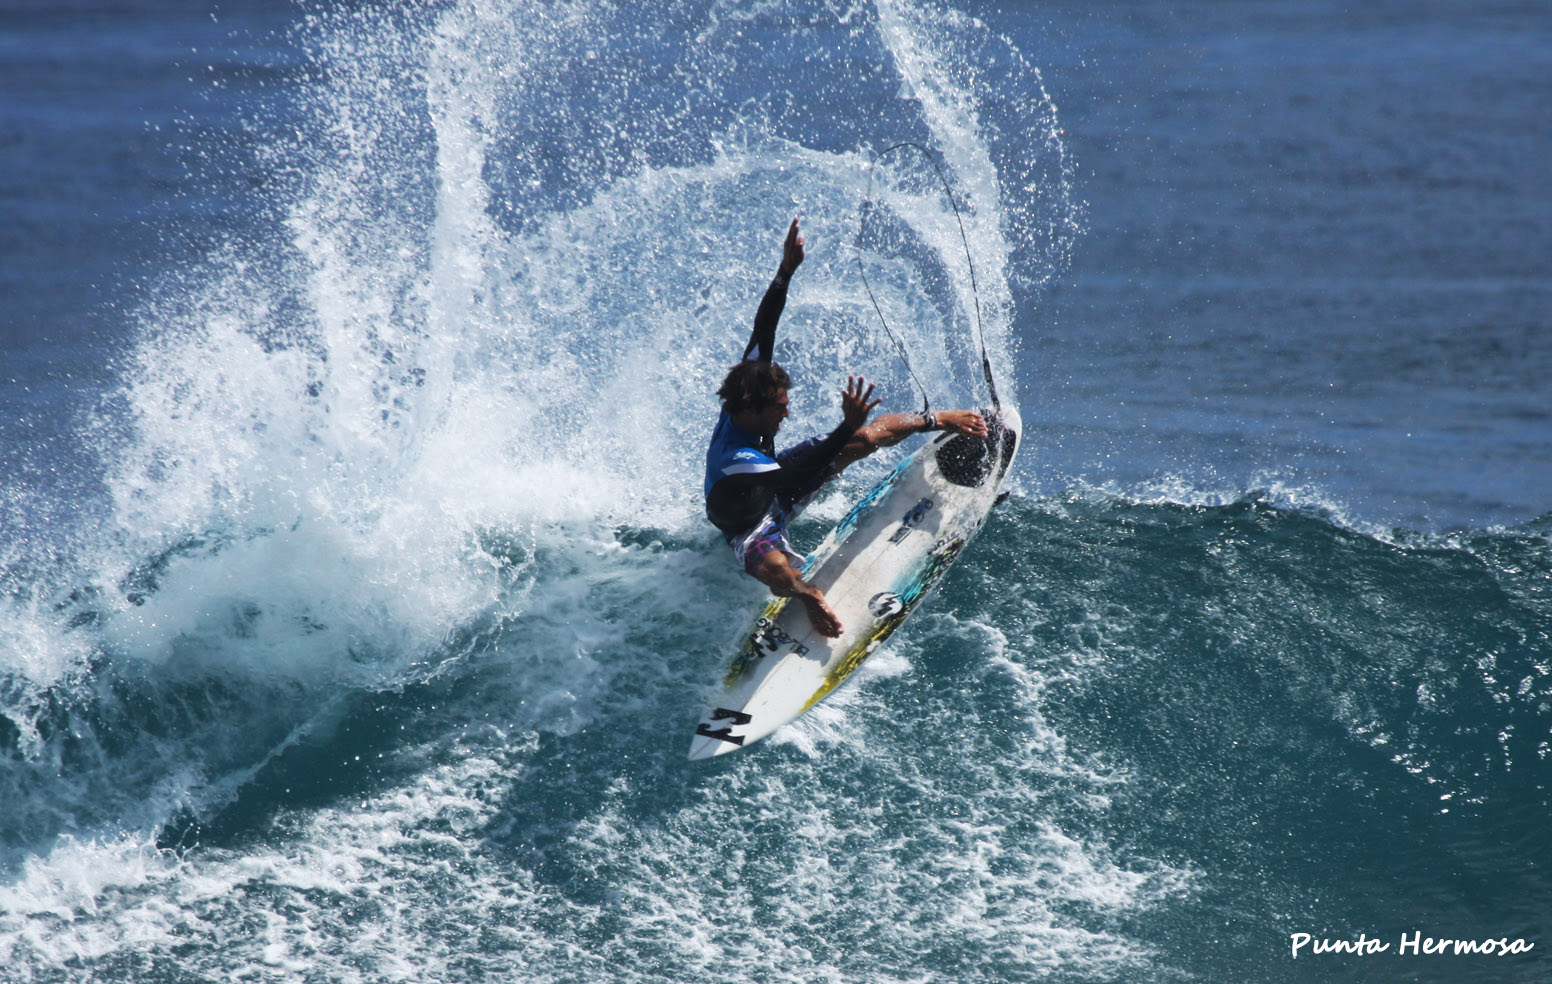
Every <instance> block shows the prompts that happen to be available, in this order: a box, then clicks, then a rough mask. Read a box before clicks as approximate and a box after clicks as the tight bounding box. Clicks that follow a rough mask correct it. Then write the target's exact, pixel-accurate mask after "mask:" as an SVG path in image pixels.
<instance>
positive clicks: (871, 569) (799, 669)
mask: <svg viewBox="0 0 1552 984" xmlns="http://www.w3.org/2000/svg"><path fill="white" fill-rule="evenodd" d="M986 420H987V424H988V431H989V433H988V434H987V436H986V437H984V438H977V437H971V436H970V435H966V434H950V433H942V434H939V435H937V436H936V437H935V438H933V439H932V440H931V441H929V442H927V443H926V444H924V445H922V446H921V447H920V448H918V449H917V450H916V451H915V452H914V453H913V454H911V455H910V456H909V457H907V458H906V459H905V460H904V461H902V462H901V463H900V464H899V465H898V466H897V467H896V468H895V469H894V470H893V471H892V472H890V473H889V474H888V475H887V476H885V478H884V479H883V480H882V481H880V482H879V483H878V484H877V485H875V486H874V487H873V488H872V489H871V490H870V491H869V492H868V493H867V495H865V496H863V497H862V498H861V499H860V500H859V501H858V502H857V504H856V505H855V506H853V507H852V509H851V511H850V512H848V513H847V514H846V516H845V518H844V519H842V520H841V521H840V522H839V523H838V524H836V526H835V528H834V529H833V530H831V531H830V533H829V534H828V535H827V536H826V537H825V539H824V541H823V542H822V543H820V545H819V547H818V548H817V549H816V550H815V551H814V552H813V553H812V554H810V555H809V557H808V558H807V559H806V560H805V562H804V565H803V578H804V580H806V581H808V582H810V583H811V584H814V585H816V586H817V587H818V588H819V589H820V590H821V591H823V592H824V594H825V599H826V600H827V601H828V602H829V603H830V607H831V608H832V609H834V610H835V613H836V615H837V616H838V617H839V618H840V620H841V626H842V631H841V635H840V637H839V638H836V639H828V638H825V637H824V636H822V635H820V634H819V633H818V632H815V631H814V628H813V626H812V625H811V624H810V623H809V620H808V612H807V610H806V609H805V608H804V607H803V605H802V603H800V602H797V601H794V600H791V599H787V598H773V599H772V600H771V601H770V603H768V604H767V605H766V606H765V609H764V611H762V612H761V613H760V615H759V617H758V618H756V619H755V620H754V624H753V626H751V627H750V629H749V631H748V632H747V633H745V634H744V636H743V638H742V641H741V642H740V644H739V646H738V648H737V651H736V654H735V655H734V657H733V660H732V663H731V665H730V666H729V667H728V669H727V672H726V673H725V675H724V677H723V680H722V688H723V689H722V693H721V695H720V696H719V697H718V698H717V699H716V700H715V701H714V702H713V703H712V704H711V706H709V707H708V708H707V709H706V713H705V714H704V715H703V716H702V717H701V720H700V723H699V724H698V725H697V726H696V728H695V735H694V737H693V738H692V739H691V741H690V758H691V759H705V758H712V757H714V756H717V755H726V754H727V753H729V752H734V751H737V750H739V749H741V748H746V747H748V746H749V745H750V744H752V743H754V742H756V741H759V740H760V739H761V738H764V737H766V736H767V735H769V734H771V733H772V732H774V731H775V730H776V729H778V728H780V727H781V726H782V725H784V724H787V723H788V722H790V721H793V720H795V719H796V718H798V717H800V716H801V715H803V714H804V713H806V712H807V711H808V710H809V709H810V708H812V707H813V706H814V705H816V704H818V703H819V702H820V701H822V700H824V699H825V697H827V696H829V695H830V694H831V693H833V692H834V691H835V689H836V688H837V687H839V686H840V685H841V684H842V683H844V682H845V681H846V680H847V678H848V677H850V676H851V675H852V674H853V673H855V672H856V670H857V668H858V667H859V666H861V665H862V663H863V661H864V660H866V659H867V658H868V657H869V656H871V655H872V654H873V653H874V652H875V651H876V650H877V649H878V647H879V646H881V645H882V644H883V643H884V640H886V639H888V638H889V636H890V635H891V634H892V633H893V632H894V631H895V630H896V629H898V628H899V627H900V626H901V624H902V623H904V622H905V620H906V619H907V618H908V617H910V614H911V613H912V612H913V611H915V610H916V607H917V606H918V605H920V604H921V602H922V599H923V598H925V597H926V596H927V594H928V593H929V592H930V591H931V590H932V589H933V587H934V586H935V585H937V583H938V581H939V580H940V579H941V578H942V577H943V575H944V573H946V572H947V571H948V569H949V567H950V566H951V565H952V564H953V563H954V561H955V560H956V559H957V558H958V557H959V554H960V551H962V550H963V549H964V548H965V544H967V543H968V542H969V541H970V538H971V537H972V536H974V535H975V533H976V531H977V530H979V529H980V528H981V524H982V523H983V522H985V520H986V516H987V514H988V513H989V512H990V511H991V508H992V506H993V505H995V504H996V502H997V500H998V492H999V489H1000V488H1001V487H1002V482H1003V479H1004V478H1005V477H1006V476H1007V473H1008V468H1009V466H1010V465H1011V464H1012V463H1013V455H1014V452H1015V451H1016V449H1017V447H1018V434H1019V426H1020V421H1019V418H1018V413H1017V411H1015V410H1013V409H1012V408H1010V407H1003V408H1001V409H1000V410H999V411H997V412H995V413H993V412H989V411H988V412H987V413H986ZM789 601H790V604H789Z"/></svg>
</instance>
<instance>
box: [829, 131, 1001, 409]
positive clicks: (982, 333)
mask: <svg viewBox="0 0 1552 984" xmlns="http://www.w3.org/2000/svg"><path fill="white" fill-rule="evenodd" d="M902 147H910V148H913V149H915V150H917V151H919V152H920V153H921V155H922V157H923V158H925V159H926V161H927V163H928V164H931V165H932V170H933V173H935V174H936V175H937V176H938V183H939V184H941V185H942V186H943V194H944V195H945V196H946V197H947V198H948V204H949V208H951V209H953V210H954V222H955V223H956V224H958V226H959V241H960V244H961V245H963V246H964V250H965V265H966V267H967V268H968V269H969V271H970V294H971V297H972V298H974V301H975V334H976V340H977V341H979V342H980V344H981V372H982V374H983V375H984V376H985V377H986V389H987V390H988V392H990V394H991V398H992V407H993V408H994V409H997V410H1000V409H1002V401H1001V400H1000V399H999V398H998V396H997V383H996V381H995V379H993V377H992V360H991V357H990V356H989V355H988V354H987V352H986V330H985V328H984V326H983V325H982V323H981V290H980V287H979V285H977V283H976V279H975V260H974V259H973V258H972V257H971V255H970V237H969V236H968V235H966V233H965V220H964V217H963V215H961V214H960V211H959V203H958V202H956V201H955V200H954V190H953V188H951V187H950V186H949V183H948V178H947V176H945V175H944V173H943V168H942V167H941V166H939V164H938V162H937V160H936V159H935V158H934V157H933V156H932V153H931V152H930V151H928V150H927V148H926V147H924V146H922V145H921V144H919V143H916V142H915V141H913V140H902V141H900V142H899V143H896V144H891V145H890V146H888V147H885V148H884V149H883V150H881V151H879V152H878V153H876V154H874V155H873V159H872V160H871V161H870V162H868V191H867V197H866V198H864V199H863V202H862V208H861V210H860V211H861V214H860V215H859V216H858V219H857V240H856V243H855V246H856V251H857V272H858V273H860V274H861V275H862V286H863V287H864V288H865V289H866V290H867V292H868V300H870V301H872V302H873V310H874V311H875V312H877V313H878V320H879V323H880V324H882V325H883V326H884V332H885V333H886V334H887V335H888V336H889V339H890V341H892V342H894V344H895V349H896V350H897V351H899V353H900V361H902V362H904V363H905V371H906V372H907V373H909V374H910V376H911V380H912V381H913V382H914V383H915V384H916V388H917V389H919V390H921V394H922V412H923V413H929V412H931V404H930V402H929V400H928V397H927V387H925V386H923V385H922V382H921V380H920V379H919V378H918V377H917V375H916V370H915V369H913V368H912V367H911V359H910V356H909V355H908V354H907V352H906V348H905V345H904V344H903V343H902V342H901V341H900V339H899V337H898V336H896V335H895V333H894V331H893V330H892V329H891V328H890V327H889V321H888V319H887V318H885V317H884V310H883V308H882V307H881V306H880V305H879V303H878V298H877V297H876V296H875V295H874V294H873V285H872V284H870V283H869V282H868V271H867V268H866V265H865V264H864V263H863V262H862V227H863V224H864V223H865V222H866V221H867V210H868V209H869V208H870V207H871V206H872V204H873V173H874V172H875V171H876V170H877V169H878V163H879V161H881V160H883V159H884V157H885V156H886V155H888V154H892V153H894V152H895V151H897V150H899V149H900V148H902Z"/></svg>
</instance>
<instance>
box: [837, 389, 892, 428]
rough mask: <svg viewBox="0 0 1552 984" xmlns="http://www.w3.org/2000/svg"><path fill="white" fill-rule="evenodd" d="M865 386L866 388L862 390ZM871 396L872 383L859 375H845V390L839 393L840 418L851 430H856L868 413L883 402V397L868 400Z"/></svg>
mask: <svg viewBox="0 0 1552 984" xmlns="http://www.w3.org/2000/svg"><path fill="white" fill-rule="evenodd" d="M864 386H866V387H867V389H866V390H863V387H864ZM872 396H873V384H872V383H870V382H868V381H867V380H866V379H863V378H862V377H861V376H847V377H846V390H845V392H843V393H842V394H841V420H842V421H843V422H844V423H845V425H846V426H847V427H848V428H850V429H851V430H854V431H855V430H857V429H858V428H860V427H861V426H862V425H863V424H865V423H867V422H868V414H870V413H872V412H873V408H874V407H876V406H878V405H879V404H880V403H882V402H883V397H880V398H879V399H877V400H873V401H872V402H869V399H870V398H871V397H872Z"/></svg>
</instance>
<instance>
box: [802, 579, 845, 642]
mask: <svg viewBox="0 0 1552 984" xmlns="http://www.w3.org/2000/svg"><path fill="white" fill-rule="evenodd" d="M798 600H799V601H801V602H802V603H803V607H804V608H807V609H808V620H809V622H811V623H812V624H813V626H814V631H815V632H817V633H819V634H820V635H822V636H825V637H827V638H830V639H834V638H835V637H836V636H838V635H840V634H841V620H840V619H839V618H837V617H836V615H835V612H834V611H833V610H832V609H831V608H830V603H829V602H827V601H825V597H824V595H823V594H822V593H820V591H819V589H818V588H814V589H813V590H812V592H804V593H803V594H800V595H798Z"/></svg>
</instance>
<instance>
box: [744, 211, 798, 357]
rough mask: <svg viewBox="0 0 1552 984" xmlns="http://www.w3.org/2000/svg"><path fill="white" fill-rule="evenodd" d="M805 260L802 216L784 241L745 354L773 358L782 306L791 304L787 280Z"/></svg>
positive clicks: (745, 347) (755, 319)
mask: <svg viewBox="0 0 1552 984" xmlns="http://www.w3.org/2000/svg"><path fill="white" fill-rule="evenodd" d="M802 263H803V237H802V236H800V235H798V220H797V219H793V220H792V224H791V225H790V226H788V227H787V238H786V239H785V240H784V241H783V242H782V244H781V265H780V266H779V267H777V268H776V277H775V279H773V280H772V281H771V285H770V286H769V287H767V288H766V289H765V297H764V298H763V299H762V300H761V301H760V308H759V310H757V311H755V313H754V332H753V333H752V334H751V335H750V336H749V344H748V345H746V346H744V358H745V359H746V360H748V359H753V360H754V361H756V362H770V361H771V356H772V353H773V352H774V351H775V348H776V323H777V322H778V321H780V320H781V312H782V309H783V308H785V307H786V306H787V282H788V281H789V280H791V279H792V275H793V274H794V273H796V272H797V269H798V267H799V266H801V265H802Z"/></svg>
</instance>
